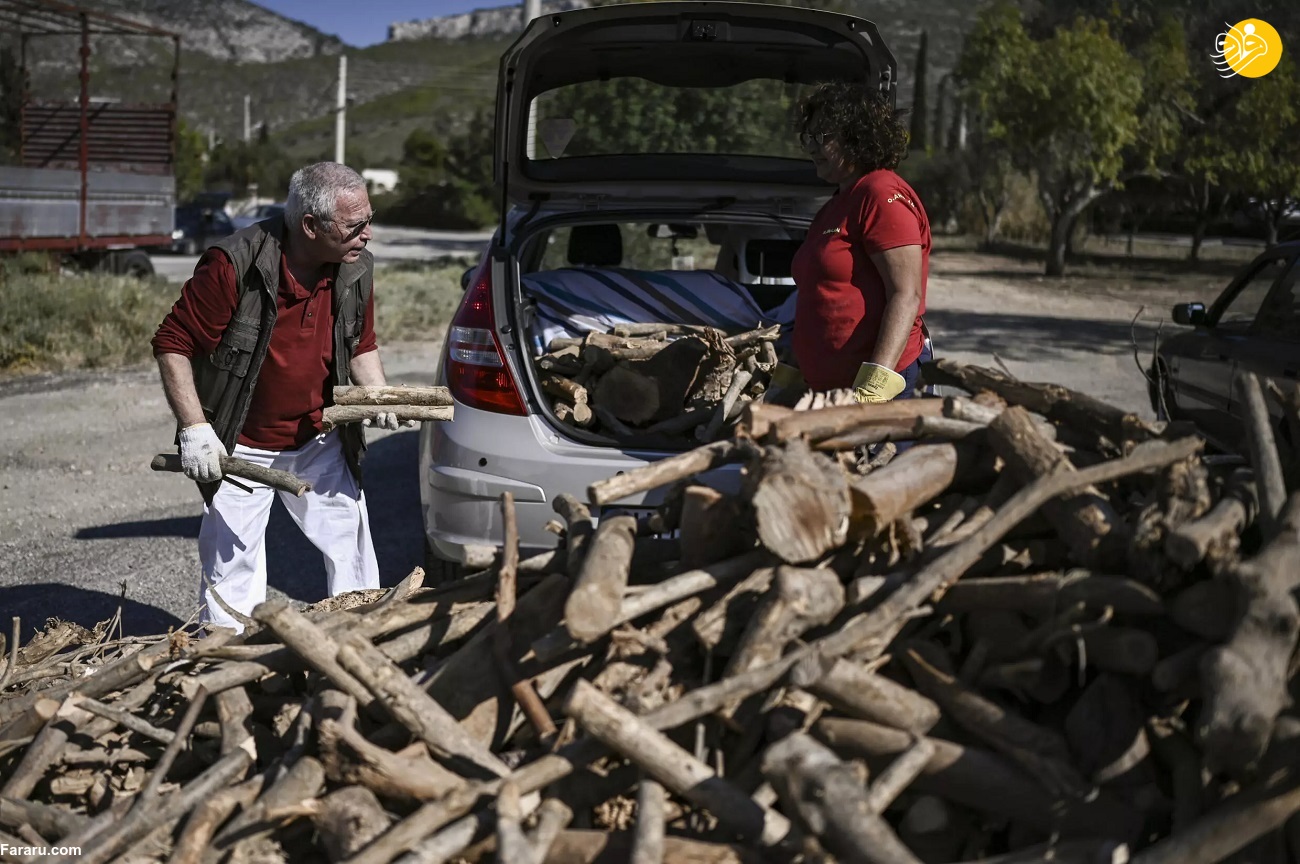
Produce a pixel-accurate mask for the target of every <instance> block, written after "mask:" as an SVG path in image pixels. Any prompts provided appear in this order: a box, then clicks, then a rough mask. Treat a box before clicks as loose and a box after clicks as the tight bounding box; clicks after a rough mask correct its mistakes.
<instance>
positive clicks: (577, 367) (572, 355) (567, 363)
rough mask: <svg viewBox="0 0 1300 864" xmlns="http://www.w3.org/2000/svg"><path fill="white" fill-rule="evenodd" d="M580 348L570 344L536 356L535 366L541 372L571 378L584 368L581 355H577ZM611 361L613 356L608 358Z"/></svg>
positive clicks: (580, 372) (579, 373)
mask: <svg viewBox="0 0 1300 864" xmlns="http://www.w3.org/2000/svg"><path fill="white" fill-rule="evenodd" d="M580 350H581V349H580V348H579V346H577V345H572V346H570V347H568V348H563V349H561V350H559V351H555V352H552V353H549V354H543V355H541V356H540V357H538V358H537V361H536V362H537V368H538V369H540V370H541V371H543V372H551V373H553V374H556V375H564V376H566V377H570V378H572V377H573V376H575V375H581V374H582V373H583V371H584V369H585V368H586V364H585V363H584V362H583V359H582V357H580V356H579V352H580ZM610 362H611V363H612V362H613V358H610Z"/></svg>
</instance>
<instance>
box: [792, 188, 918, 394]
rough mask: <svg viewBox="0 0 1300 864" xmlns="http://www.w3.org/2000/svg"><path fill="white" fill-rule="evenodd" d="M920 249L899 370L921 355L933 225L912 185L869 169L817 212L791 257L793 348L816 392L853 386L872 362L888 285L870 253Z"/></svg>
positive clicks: (809, 383)
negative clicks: (912, 313) (917, 287)
mask: <svg viewBox="0 0 1300 864" xmlns="http://www.w3.org/2000/svg"><path fill="white" fill-rule="evenodd" d="M899 246H920V247H921V307H920V308H919V309H918V310H917V317H916V322H915V323H914V324H913V325H912V333H911V335H910V336H909V337H908V340H907V346H906V347H905V348H904V349H903V354H902V356H901V357H899V359H898V365H897V366H896V367H895V368H896V370H897V371H900V372H901V371H902V370H903V369H906V368H907V367H908V366H910V365H912V363H913V362H914V361H915V360H916V358H917V357H919V356H920V355H921V348H922V342H923V338H924V337H923V336H922V332H921V313H923V312H924V311H925V284H926V281H927V279H928V277H929V273H930V220H929V218H927V217H926V215H925V210H924V208H922V206H921V200H920V199H919V198H918V197H917V195H916V193H915V192H914V191H912V187H911V186H909V185H907V182H906V181H904V180H903V178H902V177H899V176H898V175H897V174H895V173H894V172H893V171H888V170H884V169H882V170H879V171H872V172H871V173H870V174H867V175H865V176H863V177H862V178H861V179H860V180H858V182H857V183H856V184H855V185H854V187H853V188H852V189H850V190H849V191H848V192H837V193H836V194H835V195H834V196H832V197H831V199H830V200H829V201H827V202H826V204H825V206H823V207H822V209H821V210H820V211H818V213H817V216H816V218H814V219H813V222H812V225H811V226H810V227H809V228H808V237H807V239H806V240H804V242H803V245H802V246H800V247H799V251H798V252H797V253H796V254H795V256H794V262H793V264H792V271H793V274H794V281H795V284H796V285H797V286H798V294H797V299H796V300H795V315H794V337H793V348H794V355H795V360H796V361H797V362H798V364H799V369H800V371H802V372H803V376H804V380H805V381H807V382H808V386H809V387H810V388H812V389H813V390H834V389H838V388H841V387H852V386H853V380H854V378H856V377H857V374H858V369H859V367H861V365H862V364H863V363H866V362H870V360H871V353H872V351H874V350H875V347H876V337H877V336H878V335H879V333H880V324H881V321H882V320H883V316H884V312H885V285H884V282H883V281H882V280H881V278H880V272H879V271H878V270H877V269H876V265H875V264H873V263H872V262H871V257H870V256H871V255H872V254H875V253H878V252H884V251H885V250H886V249H894V248H897V247H899Z"/></svg>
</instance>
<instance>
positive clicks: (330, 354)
mask: <svg viewBox="0 0 1300 864" xmlns="http://www.w3.org/2000/svg"><path fill="white" fill-rule="evenodd" d="M333 285H334V277H333V275H332V274H331V275H328V276H326V277H324V278H322V279H321V280H320V282H318V283H317V284H316V285H314V286H312V287H311V288H306V287H304V286H303V285H300V284H299V283H298V280H297V279H295V278H294V277H293V274H292V273H290V272H289V267H288V265H287V264H286V263H285V260H284V256H283V255H281V256H280V290H279V292H278V293H277V295H276V311H277V317H276V321H275V329H273V330H272V331H271V343H270V345H269V346H268V349H267V354H266V360H265V361H264V362H263V363H262V369H261V372H260V373H259V374H258V377H257V386H256V387H254V388H253V401H252V403H251V405H250V406H249V409H248V419H247V420H245V421H244V428H243V429H242V430H240V434H239V443H240V444H243V445H244V446H246V447H256V448H258V449H260V450H293V449H296V448H298V447H301V446H302V445H303V444H305V443H306V442H307V441H309V440H311V439H312V438H313V437H314V436H316V435H318V434H319V433H320V422H321V412H322V411H323V410H324V409H325V406H326V405H331V404H333V402H334V400H333V385H332V379H331V368H332V364H333V361H334V304H333V299H334V296H333V295H334V292H333ZM238 297H239V291H238V287H237V285H236V279H235V267H234V265H233V264H231V263H230V259H229V258H227V257H226V255H225V253H224V252H221V251H220V250H218V249H209V250H208V251H207V252H205V253H204V255H203V257H202V258H201V259H199V264H198V266H197V267H195V268H194V276H193V277H192V278H191V279H190V280H189V281H188V282H186V283H185V287H183V288H182V289H181V297H180V299H179V300H177V301H176V305H174V306H172V311H171V312H169V313H168V314H167V317H166V318H164V319H163V322H162V325H161V326H159V328H158V332H157V333H155V334H154V337H153V353H154V356H155V357H157V356H158V355H159V354H181V355H184V356H186V357H189V358H191V359H192V358H195V357H203V356H206V355H208V354H211V353H212V352H213V351H215V350H216V348H217V345H218V343H220V342H221V335H222V334H223V333H224V332H225V330H226V326H227V325H228V324H229V323H230V319H231V318H232V317H233V316H234V314H235V305H236V302H237V300H238ZM374 323H375V298H374V294H371V296H370V300H369V302H368V303H367V304H366V312H365V317H364V319H363V324H362V331H361V341H360V343H359V344H358V345H357V350H356V355H357V356H360V355H361V354H365V353H367V352H369V351H374V350H375V349H376V348H377V347H378V345H377V343H376V341H375V327H374Z"/></svg>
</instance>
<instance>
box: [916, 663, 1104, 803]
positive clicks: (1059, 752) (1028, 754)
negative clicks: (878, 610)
mask: <svg viewBox="0 0 1300 864" xmlns="http://www.w3.org/2000/svg"><path fill="white" fill-rule="evenodd" d="M920 648H921V643H918V644H916V645H914V647H912V648H910V649H908V650H907V651H905V652H904V653H903V655H902V657H903V661H904V664H905V665H906V666H907V670H908V672H909V673H911V675H912V680H913V681H915V682H916V686H917V689H919V690H920V691H921V692H922V693H924V694H925V695H927V696H929V697H930V698H931V699H933V700H935V701H936V702H938V703H939V704H940V705H941V706H943V709H944V710H945V711H946V712H947V713H948V714H949V715H950V716H951V717H952V719H953V720H954V721H956V723H957V724H958V725H960V726H961V727H962V728H964V729H966V730H967V731H968V732H970V733H971V734H972V735H975V736H976V737H978V738H980V739H981V740H983V741H985V742H987V743H988V745H989V746H990V747H992V748H993V749H995V750H997V751H998V752H999V753H1002V754H1004V755H1005V756H1006V757H1007V758H1008V759H1011V760H1012V761H1013V762H1015V763H1016V764H1017V765H1019V766H1021V767H1022V768H1023V769H1024V770H1026V771H1028V772H1030V774H1032V775H1033V776H1035V777H1037V778H1039V780H1040V781H1041V782H1042V783H1043V785H1044V786H1045V787H1046V788H1047V789H1048V790H1049V791H1050V792H1052V793H1053V794H1055V795H1059V796H1062V797H1065V798H1076V799H1086V798H1088V797H1089V796H1090V795H1091V794H1092V793H1093V789H1092V785H1091V784H1090V783H1088V782H1087V781H1086V780H1085V779H1084V778H1083V777H1082V776H1080V775H1079V772H1078V771H1077V770H1076V769H1075V767H1074V765H1073V762H1072V759H1071V756H1070V750H1069V748H1068V747H1067V746H1066V743H1065V740H1064V739H1063V738H1061V736H1060V735H1058V734H1057V733H1056V732H1054V731H1052V730H1050V729H1047V728H1044V727H1042V726H1038V725H1036V724H1034V723H1030V722H1029V721H1028V720H1025V719H1024V718H1022V717H1020V716H1018V715H1016V714H1013V713H1012V712H1010V711H1007V710H1006V709H1004V708H1002V707H1001V706H999V705H996V704H994V703H993V702H990V701H989V700H987V699H985V698H984V697H983V696H980V695H979V694H978V693H975V692H974V691H972V690H970V689H969V688H967V687H965V686H964V685H962V684H961V683H960V682H958V681H957V680H956V679H954V678H953V677H952V676H951V675H948V674H945V673H944V672H942V671H940V670H939V669H938V668H935V666H934V665H933V664H932V663H931V662H930V661H929V660H928V659H927V658H925V657H923V656H922V654H921V653H920V650H919V649H920Z"/></svg>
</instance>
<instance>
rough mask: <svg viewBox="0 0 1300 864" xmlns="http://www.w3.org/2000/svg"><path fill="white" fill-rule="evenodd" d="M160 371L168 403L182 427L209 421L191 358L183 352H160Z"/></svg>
mask: <svg viewBox="0 0 1300 864" xmlns="http://www.w3.org/2000/svg"><path fill="white" fill-rule="evenodd" d="M158 373H159V375H161V377H162V385H163V393H164V394H165V395H166V396H167V404H168V405H170V406H171V409H172V413H173V414H175V415H176V421H177V422H178V423H180V425H181V428H182V429H183V428H185V427H187V426H193V425H194V424H196V423H206V422H208V418H207V417H206V416H204V414H203V405H202V403H201V402H200V401H199V391H198V390H197V389H196V388H195V386H194V368H193V367H192V366H191V365H190V358H188V357H186V356H185V355H183V354H159V355H158Z"/></svg>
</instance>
